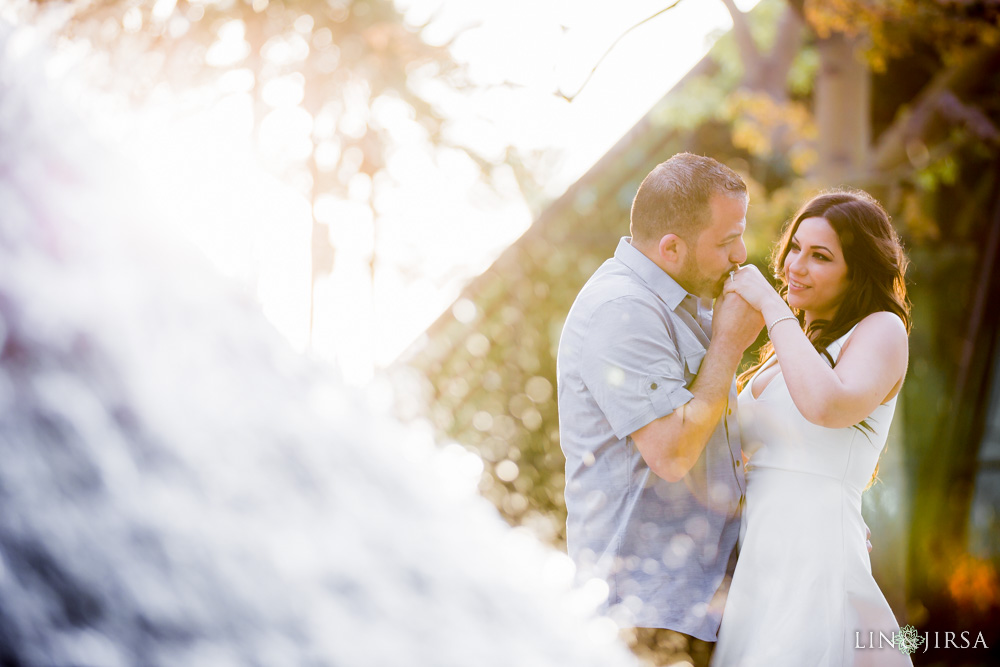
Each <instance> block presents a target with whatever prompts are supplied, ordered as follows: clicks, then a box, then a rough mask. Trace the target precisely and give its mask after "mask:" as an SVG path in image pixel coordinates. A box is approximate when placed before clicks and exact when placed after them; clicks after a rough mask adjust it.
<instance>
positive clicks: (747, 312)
mask: <svg viewBox="0 0 1000 667" xmlns="http://www.w3.org/2000/svg"><path fill="white" fill-rule="evenodd" d="M763 328H764V317H763V316H762V315H761V314H760V312H758V311H757V310H756V309H754V308H753V307H752V306H751V305H750V304H748V303H747V302H746V301H744V300H743V298H742V297H741V296H740V295H739V294H736V293H729V294H723V295H722V296H720V297H719V298H718V299H717V300H716V302H715V314H714V315H713V316H712V344H713V345H715V344H716V343H717V342H718V343H722V344H723V345H727V346H732V348H733V349H734V350H736V351H737V352H738V353H739V354H743V351H744V350H745V349H747V348H748V347H750V345H752V344H753V342H754V341H755V340H757V336H758V335H759V334H760V330H761V329H763Z"/></svg>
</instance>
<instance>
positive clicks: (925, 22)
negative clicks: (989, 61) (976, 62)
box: [804, 0, 1000, 72]
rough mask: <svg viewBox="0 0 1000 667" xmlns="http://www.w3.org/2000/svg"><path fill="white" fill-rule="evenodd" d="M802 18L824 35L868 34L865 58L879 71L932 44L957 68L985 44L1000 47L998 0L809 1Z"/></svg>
mask: <svg viewBox="0 0 1000 667" xmlns="http://www.w3.org/2000/svg"><path fill="white" fill-rule="evenodd" d="M804 14H805V16H806V19H807V20H808V21H809V23H810V24H811V25H812V26H813V28H814V29H815V30H816V32H817V33H818V34H819V35H820V36H821V37H825V36H827V35H829V34H831V33H834V32H843V33H846V34H849V35H859V34H863V35H865V36H867V37H868V39H869V42H870V43H869V45H868V47H867V55H868V57H869V62H870V64H871V66H872V68H873V69H874V70H875V71H877V72H880V71H884V70H885V68H886V64H887V62H888V61H889V60H893V59H899V58H902V57H904V56H907V55H909V54H910V53H912V52H913V51H914V50H919V49H920V48H921V47H922V46H924V45H928V44H929V45H932V46H933V47H934V49H935V50H936V51H937V53H938V54H939V55H940V56H941V58H942V59H943V61H944V62H945V63H947V64H954V63H955V62H957V61H960V60H962V59H963V58H965V57H968V54H969V53H970V52H971V51H974V50H976V49H978V48H979V47H981V46H983V45H986V46H993V45H996V44H997V43H1000V2H997V1H996V0H962V1H956V0H805V2H804Z"/></svg>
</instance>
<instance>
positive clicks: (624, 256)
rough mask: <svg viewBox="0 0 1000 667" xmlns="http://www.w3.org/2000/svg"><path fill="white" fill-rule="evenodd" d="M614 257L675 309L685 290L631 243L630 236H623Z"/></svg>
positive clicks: (684, 294)
mask: <svg viewBox="0 0 1000 667" xmlns="http://www.w3.org/2000/svg"><path fill="white" fill-rule="evenodd" d="M615 259H616V260H618V261H619V262H621V263H622V264H624V265H625V266H627V267H628V268H629V269H631V270H632V272H633V273H635V275H636V276H638V277H639V279H640V280H641V281H642V282H644V283H645V284H646V285H647V286H648V287H649V288H650V289H651V290H653V292H654V293H655V294H656V295H657V296H658V297H660V299H661V300H662V301H663V303H665V304H667V307H668V308H670V310H676V309H677V306H679V305H680V303H681V302H682V301H684V298H685V297H686V296H688V293H687V290H685V289H684V288H683V287H681V286H680V285H678V284H677V281H676V280H674V279H673V278H671V277H670V275H669V274H668V273H667V272H666V271H664V270H663V269H661V268H660V267H658V266H657V265H656V264H655V263H653V260H651V259H650V258H649V257H646V256H645V255H644V254H642V252H641V251H639V249H638V248H636V247H635V246H633V245H632V237H630V236H623V237H622V238H621V240H620V241H619V242H618V247H617V248H616V249H615Z"/></svg>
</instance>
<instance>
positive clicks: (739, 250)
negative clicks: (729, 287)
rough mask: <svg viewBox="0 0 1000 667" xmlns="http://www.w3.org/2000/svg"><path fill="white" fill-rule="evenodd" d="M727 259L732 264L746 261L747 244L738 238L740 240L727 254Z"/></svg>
mask: <svg viewBox="0 0 1000 667" xmlns="http://www.w3.org/2000/svg"><path fill="white" fill-rule="evenodd" d="M729 261H730V262H732V263H733V264H742V263H743V262H745V261H747V244H746V243H744V242H743V239H740V242H739V243H737V244H736V247H735V248H734V249H733V252H732V254H731V255H730V256H729Z"/></svg>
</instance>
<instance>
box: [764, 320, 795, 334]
mask: <svg viewBox="0 0 1000 667" xmlns="http://www.w3.org/2000/svg"><path fill="white" fill-rule="evenodd" d="M785 320H795V321H796V322H798V321H799V318H797V317H795V316H794V315H785V316H784V317H779V318H778V319H776V320H775V321H773V322H771V323H770V324H768V325H767V337H768V338H770V337H771V329H772V328H773V327H774V325H775V324H777V323H778V322H784V321H785Z"/></svg>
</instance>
